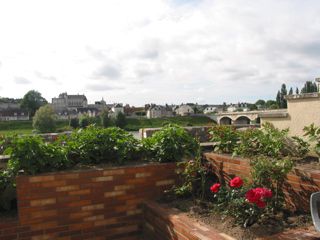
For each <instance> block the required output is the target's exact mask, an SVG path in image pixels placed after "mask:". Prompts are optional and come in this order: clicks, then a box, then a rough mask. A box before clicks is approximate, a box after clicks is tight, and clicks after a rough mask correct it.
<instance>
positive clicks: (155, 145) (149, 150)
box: [143, 125, 199, 162]
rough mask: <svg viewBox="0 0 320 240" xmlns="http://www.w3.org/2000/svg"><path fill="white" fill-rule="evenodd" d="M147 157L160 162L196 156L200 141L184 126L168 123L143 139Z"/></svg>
mask: <svg viewBox="0 0 320 240" xmlns="http://www.w3.org/2000/svg"><path fill="white" fill-rule="evenodd" d="M143 147H144V149H145V152H146V154H147V157H150V158H151V159H154V160H156V161H159V162H177V161H181V159H182V158H183V157H192V156H195V154H196V153H197V150H198V148H199V143H198V142H197V141H196V140H195V139H194V138H193V137H192V136H191V135H190V134H189V133H188V132H187V131H186V130H184V129H183V128H181V127H179V126H176V125H167V126H165V127H164V128H162V129H161V130H160V131H157V132H155V133H154V134H153V135H152V137H149V138H146V139H144V140H143Z"/></svg>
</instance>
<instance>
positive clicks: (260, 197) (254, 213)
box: [210, 177, 272, 227]
mask: <svg viewBox="0 0 320 240" xmlns="http://www.w3.org/2000/svg"><path fill="white" fill-rule="evenodd" d="M210 190H211V192H212V193H213V195H214V200H215V203H216V207H215V210H217V211H219V212H222V213H224V214H226V215H230V216H232V217H234V218H235V219H236V222H237V223H238V224H241V225H243V226H244V227H247V226H250V225H252V224H253V223H255V222H257V221H258V220H259V219H260V218H261V217H262V216H263V214H264V213H265V212H266V211H267V209H266V206H267V203H268V202H270V198H271V197H272V191H271V190H270V189H268V188H253V187H252V186H244V183H243V180H242V179H241V178H239V177H235V178H233V179H231V181H230V182H229V185H228V186H226V185H222V184H220V183H215V184H213V185H212V186H211V188H210Z"/></svg>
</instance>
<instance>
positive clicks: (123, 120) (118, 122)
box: [114, 112, 127, 128]
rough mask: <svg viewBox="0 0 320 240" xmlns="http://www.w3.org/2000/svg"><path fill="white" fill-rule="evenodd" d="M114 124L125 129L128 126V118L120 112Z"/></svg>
mask: <svg viewBox="0 0 320 240" xmlns="http://www.w3.org/2000/svg"><path fill="white" fill-rule="evenodd" d="M114 123H115V125H116V126H117V127H119V128H124V127H125V126H126V124H127V120H126V116H125V115H124V114H123V113H122V112H119V113H118V114H117V116H116V119H115V121H114Z"/></svg>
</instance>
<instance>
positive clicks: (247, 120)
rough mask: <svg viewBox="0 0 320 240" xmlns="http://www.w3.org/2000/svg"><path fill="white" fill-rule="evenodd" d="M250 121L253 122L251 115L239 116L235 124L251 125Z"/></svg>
mask: <svg viewBox="0 0 320 240" xmlns="http://www.w3.org/2000/svg"><path fill="white" fill-rule="evenodd" d="M250 122H251V119H250V118H249V117H247V116H239V117H237V118H236V120H235V121H234V124H239V125H249V124H250Z"/></svg>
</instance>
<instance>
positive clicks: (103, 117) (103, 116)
mask: <svg viewBox="0 0 320 240" xmlns="http://www.w3.org/2000/svg"><path fill="white" fill-rule="evenodd" d="M100 122H101V126H102V127H105V128H106V127H110V126H111V121H110V118H109V116H108V111H107V110H103V111H102V112H101V113H100Z"/></svg>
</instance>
